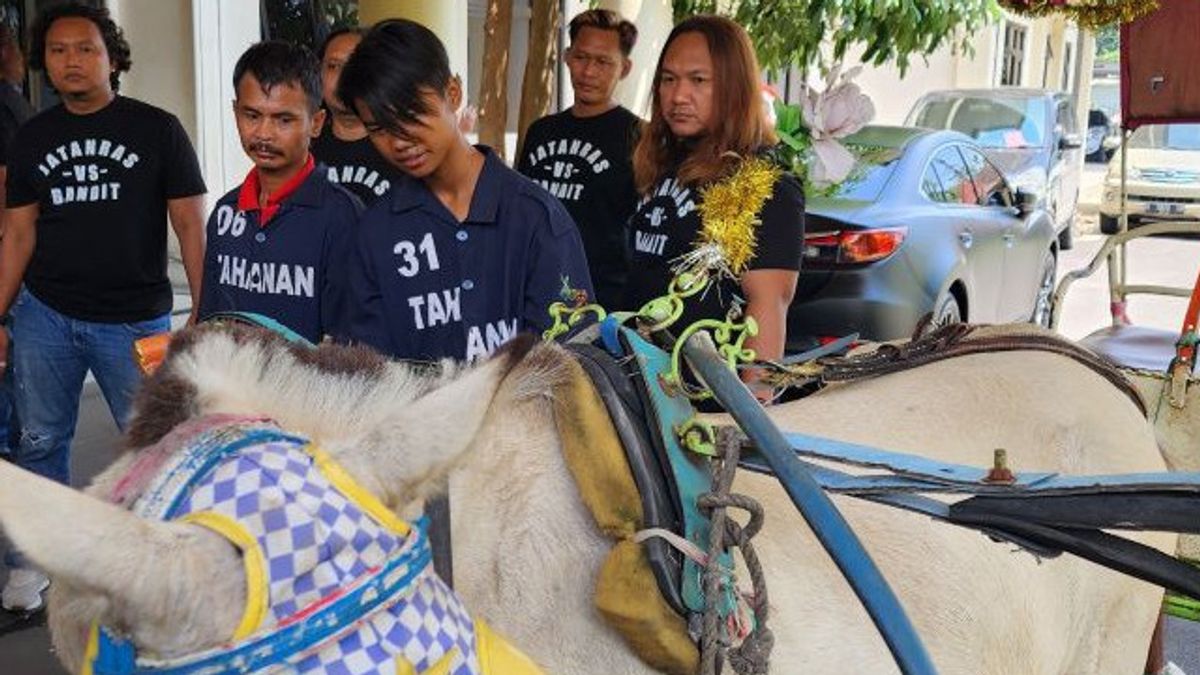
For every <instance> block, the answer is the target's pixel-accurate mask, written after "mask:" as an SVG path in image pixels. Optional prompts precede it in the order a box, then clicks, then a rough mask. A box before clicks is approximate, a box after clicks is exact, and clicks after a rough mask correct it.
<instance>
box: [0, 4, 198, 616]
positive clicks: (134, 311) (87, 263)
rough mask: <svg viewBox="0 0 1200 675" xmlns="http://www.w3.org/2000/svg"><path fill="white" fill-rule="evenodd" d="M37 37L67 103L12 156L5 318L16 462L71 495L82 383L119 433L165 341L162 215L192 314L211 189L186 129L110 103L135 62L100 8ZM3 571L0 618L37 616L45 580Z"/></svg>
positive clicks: (138, 106) (44, 27) (1, 278)
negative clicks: (16, 423) (155, 342)
mask: <svg viewBox="0 0 1200 675" xmlns="http://www.w3.org/2000/svg"><path fill="white" fill-rule="evenodd" d="M32 36H33V39H32V42H33V44H32V48H31V49H30V61H31V65H32V66H33V67H34V68H38V69H44V70H45V71H46V75H47V76H48V77H49V80H50V84H51V85H52V86H53V87H54V89H55V91H57V92H58V95H59V97H60V98H61V99H62V103H61V104H60V105H57V106H55V107H53V108H50V109H49V110H46V111H44V112H42V113H41V114H39V115H37V116H36V117H34V118H33V119H31V120H29V121H28V122H26V123H25V125H24V126H23V127H21V129H20V130H19V131H18V132H17V135H16V138H15V139H14V140H13V144H12V148H11V152H10V153H9V156H8V176H7V188H8V204H7V208H6V210H5V213H4V222H5V233H4V240H3V245H2V247H0V317H2V318H3V322H2V323H3V324H5V325H8V324H9V323H10V322H9V315H10V312H11V330H12V340H13V361H14V362H15V364H14V366H15V371H14V375H15V377H16V402H17V413H18V416H19V417H20V419H21V424H22V430H21V438H20V442H19V444H18V447H17V452H16V463H17V464H18V465H20V466H21V467H23V468H25V469H28V470H30V471H33V472H35V473H38V474H41V475H43V476H46V477H48V478H51V479H53V480H56V481H58V482H60V483H68V484H69V482H70V475H69V466H70V447H71V439H72V437H73V436H74V434H75V423H76V419H77V417H78V411H79V397H80V394H81V393H82V389H83V382H84V378H85V376H86V375H87V372H88V371H89V370H90V371H91V372H92V373H93V374H94V375H95V377H96V382H97V383H98V384H99V385H100V390H101V391H102V392H103V393H104V398H105V400H106V401H107V402H108V407H109V410H110V411H111V412H112V415H113V419H114V420H115V421H116V423H117V426H118V427H119V428H122V429H123V428H124V426H125V423H126V421H127V419H128V417H129V412H130V406H131V402H132V398H133V393H134V390H135V389H136V387H137V385H138V383H139V382H140V380H141V373H140V371H139V370H138V367H137V364H136V363H135V362H134V357H133V343H134V342H135V341H136V340H137V339H138V338H141V337H144V336H148V335H153V334H156V333H162V332H165V331H167V330H168V329H169V328H170V312H171V302H172V292H171V283H170V281H169V280H168V278H167V221H168V216H169V217H170V223H171V225H172V226H173V227H174V229H175V234H176V236H177V237H178V238H179V247H180V250H181V252H182V255H183V264H184V268H185V270H186V271H187V278H188V282H189V285H190V286H191V293H192V303H193V308H194V307H195V305H196V302H197V301H198V299H199V293H200V274H201V265H202V260H203V255H204V253H203V247H204V231H203V227H204V192H205V187H204V180H203V179H202V178H201V175H200V165H199V162H198V161H197V160H196V153H195V151H194V150H193V149H192V144H191V141H190V140H188V137H187V134H186V133H184V131H183V127H182V126H181V125H180V124H179V120H178V119H176V118H175V116H174V115H172V114H170V113H168V112H166V111H164V110H161V109H159V108H156V107H154V106H151V105H148V104H146V103H142V102H140V101H136V100H134V99H131V98H127V97H124V96H119V95H118V94H117V89H118V87H119V85H120V75H121V73H123V72H125V71H127V70H129V67H130V64H131V60H130V52H129V44H128V43H127V42H126V41H125V36H124V35H123V34H122V32H121V29H120V28H119V27H117V25H116V23H114V22H113V20H112V17H111V16H110V15H109V13H108V10H107V9H104V8H102V7H94V6H90V5H85V4H77V3H69V4H60V5H54V6H53V7H51V8H49V9H47V10H45V11H44V12H43V13H42V14H41V15H40V16H39V17H38V18H37V21H36V22H35V23H34V26H33V31H32ZM193 312H194V310H193ZM193 316H194V314H193ZM9 330H10V329H8V328H0V355H2V354H4V353H5V351H6V349H7V347H8V343H9V333H8V331H9ZM4 365H6V364H3V363H0V367H3V366H4ZM6 562H7V563H9V566H10V568H13V569H12V570H11V572H10V574H9V577H8V582H7V584H6V585H5V587H4V591H3V596H2V598H3V606H4V607H5V608H7V609H16V610H25V611H29V610H34V609H37V608H39V607H41V606H42V597H41V591H42V590H44V589H45V587H46V584H47V583H48V582H47V580H46V577H45V576H43V575H42V574H41V573H39V572H37V571H35V570H31V569H25V568H23V567H21V566H20V565H19V560H18V559H15V558H13V557H11V556H10V557H8V558H7V559H6ZM14 566H15V567H14Z"/></svg>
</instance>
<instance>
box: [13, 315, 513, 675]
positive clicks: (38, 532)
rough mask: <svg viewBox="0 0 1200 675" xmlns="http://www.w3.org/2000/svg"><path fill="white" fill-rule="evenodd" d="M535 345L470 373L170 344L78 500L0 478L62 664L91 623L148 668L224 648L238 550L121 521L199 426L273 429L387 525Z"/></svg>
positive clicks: (324, 354)
mask: <svg viewBox="0 0 1200 675" xmlns="http://www.w3.org/2000/svg"><path fill="white" fill-rule="evenodd" d="M533 344H534V341H533V338H519V339H516V340H513V341H512V342H510V343H509V344H508V345H507V346H506V347H505V348H503V349H502V350H500V352H498V353H497V354H496V355H495V356H494V357H493V358H491V359H490V360H488V361H486V362H483V363H480V364H478V365H475V366H455V365H453V364H450V363H444V364H440V365H439V366H437V367H419V366H415V365H413V364H405V363H397V362H390V361H387V360H386V359H384V358H383V357H381V356H379V355H378V354H376V353H374V352H372V351H370V350H367V349H364V348H357V347H345V346H336V345H322V346H320V347H318V348H317V349H305V348H301V347H296V346H292V345H290V344H288V343H287V342H285V341H284V340H282V339H281V338H278V337H275V336H274V335H272V334H270V333H268V332H266V331H262V330H258V329H252V328H247V327H237V326H230V327H212V326H203V327H197V328H192V329H188V330H185V331H182V332H180V333H178V334H177V335H176V336H175V337H174V338H173V340H172V342H171V347H170V350H169V355H168V357H167V359H166V360H165V361H164V363H163V364H162V366H161V367H160V368H159V369H158V370H157V371H156V372H155V373H154V375H152V376H151V377H149V378H148V379H147V381H146V382H145V383H144V384H143V387H142V389H141V390H140V392H139V393H138V395H137V398H136V400H135V406H134V410H135V412H134V417H133V419H132V420H131V422H130V425H129V428H128V432H127V435H126V439H125V440H126V443H127V446H128V452H126V453H125V454H124V455H123V456H122V457H120V458H119V459H118V460H117V461H116V462H115V463H114V464H113V466H111V467H110V468H109V469H107V470H106V471H105V472H103V473H102V474H101V475H99V476H98V477H97V478H96V480H95V481H94V482H93V484H92V485H91V486H90V487H89V488H88V489H87V490H86V494H84V493H80V492H77V491H75V490H72V489H70V488H67V487H64V486H61V485H58V484H56V483H53V482H50V481H48V480H45V479H43V478H40V477H38V476H35V475H33V474H30V473H27V472H25V471H22V470H21V469H18V468H16V467H14V466H12V465H9V464H5V463H0V484H2V485H3V486H4V489H3V490H0V526H2V528H3V531H4V533H5V535H6V536H8V537H9V539H10V540H11V541H12V542H13V544H14V545H15V546H16V547H17V548H18V549H20V550H21V551H22V553H23V554H24V555H25V556H26V557H27V558H28V559H29V560H30V561H31V562H32V563H33V564H34V565H36V566H37V567H39V568H41V569H42V570H44V571H45V572H46V573H47V574H48V575H50V576H51V578H52V579H53V581H54V586H53V590H52V593H51V597H50V614H51V629H52V632H53V633H54V639H55V643H56V645H57V646H58V647H59V653H60V658H61V659H62V660H63V661H64V663H65V665H67V666H68V668H70V669H71V670H76V669H77V667H78V665H79V663H80V662H81V659H83V656H84V654H83V652H84V645H85V638H86V633H87V629H88V628H89V626H90V625H91V624H93V623H99V624H101V625H104V626H106V627H109V628H112V629H115V630H116V631H118V632H119V633H121V634H123V635H125V636H127V637H128V638H129V639H130V640H131V642H132V643H133V644H134V645H136V647H137V648H138V650H139V652H143V651H144V652H146V653H150V654H153V655H155V656H156V657H159V658H171V657H177V656H180V655H184V654H190V653H194V652H196V651H198V650H203V649H205V648H209V647H213V646H216V645H219V644H223V643H227V642H228V641H229V640H230V638H231V635H232V634H233V632H234V629H235V627H236V626H238V624H239V616H240V615H241V613H242V607H243V606H244V601H245V598H246V595H247V587H246V575H245V573H244V566H243V561H242V556H241V554H240V552H239V551H238V550H237V548H235V547H234V546H232V545H231V544H230V542H229V541H228V540H227V539H225V538H223V537H221V536H218V535H217V534H216V533H214V532H213V531H211V530H209V529H206V528H204V527H200V526H198V525H195V524H190V523H186V522H175V521H171V522H160V521H153V520H148V519H145V518H141V517H139V516H137V515H135V514H133V513H131V512H130V511H129V510H127V508H128V507H129V506H130V505H131V504H133V503H134V502H136V501H137V499H138V498H139V496H140V495H141V494H142V491H143V490H145V489H146V487H147V485H148V484H149V483H151V481H152V479H153V478H154V477H155V475H156V474H157V473H158V472H159V471H160V470H161V469H162V467H164V466H167V465H169V463H170V462H171V459H172V457H173V456H175V454H176V453H177V452H179V449H180V445H179V444H180V442H182V441H181V439H182V438H186V437H187V436H188V434H189V433H191V432H192V431H195V430H196V429H197V428H201V427H204V425H205V424H209V422H206V420H207V421H211V420H218V421H219V420H224V419H234V418H237V419H247V418H257V419H268V420H271V421H273V422H274V423H275V424H276V425H278V426H279V428H281V429H284V430H286V431H287V432H288V433H290V434H296V435H300V436H303V437H306V438H308V439H310V440H311V442H312V443H314V444H318V445H319V446H320V447H321V448H322V449H323V451H324V452H325V453H327V454H328V455H329V456H331V457H333V458H334V459H335V460H336V462H337V463H338V464H339V465H340V466H341V467H342V468H343V469H344V470H345V471H346V472H347V473H348V474H350V476H351V477H352V478H353V479H354V480H355V481H356V482H357V484H358V485H360V486H362V487H364V488H365V489H366V490H368V491H369V492H371V493H372V494H373V495H374V496H375V497H377V498H378V499H379V500H380V502H382V503H383V504H384V505H386V506H387V507H388V508H391V509H396V510H398V509H401V508H403V507H404V506H405V505H407V504H412V503H415V502H417V500H422V499H423V498H425V497H426V496H428V495H430V494H431V493H434V492H436V491H437V490H438V489H440V487H441V486H443V485H444V484H445V475H446V473H447V472H448V471H449V470H450V469H451V468H452V467H453V465H454V463H455V462H456V461H457V460H458V458H459V457H460V456H461V455H462V453H463V451H464V450H465V449H466V448H467V447H468V446H469V444H470V443H471V442H472V440H473V438H474V436H475V434H476V432H477V430H478V429H479V427H480V425H481V424H482V423H483V421H484V418H485V417H486V415H487V413H488V410H489V407H490V404H491V402H492V400H493V398H494V397H495V396H496V393H497V391H498V390H499V389H500V387H501V384H502V382H503V381H504V379H505V377H506V376H507V375H508V373H509V371H510V370H512V368H513V366H514V365H515V364H517V363H518V362H520V361H521V360H522V358H523V357H524V356H525V355H526V354H527V353H528V351H529V350H530V348H531V347H532V346H533Z"/></svg>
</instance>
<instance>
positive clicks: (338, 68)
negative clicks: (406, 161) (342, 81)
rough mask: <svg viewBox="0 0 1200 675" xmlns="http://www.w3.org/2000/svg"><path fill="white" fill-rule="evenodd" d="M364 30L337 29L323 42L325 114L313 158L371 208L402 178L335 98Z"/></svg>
mask: <svg viewBox="0 0 1200 675" xmlns="http://www.w3.org/2000/svg"><path fill="white" fill-rule="evenodd" d="M362 36H363V29H361V28H339V29H337V30H335V31H333V32H332V33H330V34H329V37H327V38H325V43H324V44H323V45H321V52H320V53H319V54H318V55H317V56H318V57H319V58H320V59H321V86H322V90H323V91H322V98H323V99H324V101H325V109H326V110H327V111H328V115H327V116H326V117H327V119H326V121H325V126H324V128H323V129H322V130H321V135H320V136H318V137H317V138H316V140H314V141H313V143H312V154H313V157H316V158H317V161H318V162H321V163H322V164H324V165H325V167H326V173H327V174H328V178H329V180H330V181H331V182H333V183H339V184H341V186H342V187H344V188H346V189H347V190H350V191H351V192H353V193H354V194H355V195H357V196H358V198H359V199H361V200H362V202H363V204H364V205H366V206H370V205H371V204H372V203H373V202H374V201H375V200H376V199H379V198H380V197H382V196H384V195H386V194H387V193H388V191H390V190H391V188H392V185H394V184H395V183H396V181H397V180H398V179H400V178H401V177H402V176H403V174H401V173H400V171H399V170H398V169H397V168H396V167H394V166H392V165H391V164H389V163H388V162H387V160H385V159H384V158H383V156H382V155H380V154H379V151H378V150H376V149H375V146H374V145H372V144H371V139H369V138H367V129H366V127H364V126H363V123H362V120H360V119H358V115H356V114H354V111H353V110H350V109H349V108H348V107H347V106H346V104H344V103H342V101H341V99H339V98H338V97H337V82H338V76H339V75H341V73H342V66H344V65H346V61H347V60H349V59H350V54H352V53H353V52H354V48H355V47H357V46H358V43H359V42H361V41H362Z"/></svg>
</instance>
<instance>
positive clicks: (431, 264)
mask: <svg viewBox="0 0 1200 675" xmlns="http://www.w3.org/2000/svg"><path fill="white" fill-rule="evenodd" d="M392 253H395V254H396V255H397V256H399V257H400V262H401V265H400V266H399V267H397V268H396V271H397V272H399V273H400V276H403V277H414V276H416V275H417V273H419V272H420V271H421V260H420V258H418V257H417V254H418V253H420V254H421V255H422V256H424V257H425V269H427V270H430V271H433V270H437V269H439V268H440V267H441V265H440V264H439V263H438V256H437V247H436V246H434V245H433V233H432V232H426V233H425V236H424V237H423V238H422V239H421V243H419V244H416V245H413V243H412V242H411V241H409V240H407V239H402V240H400V241H398V242H396V245H395V246H394V247H392Z"/></svg>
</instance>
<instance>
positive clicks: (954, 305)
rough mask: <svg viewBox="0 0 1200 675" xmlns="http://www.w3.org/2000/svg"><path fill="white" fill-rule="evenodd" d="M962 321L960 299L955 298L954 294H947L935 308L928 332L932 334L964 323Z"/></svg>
mask: <svg viewBox="0 0 1200 675" xmlns="http://www.w3.org/2000/svg"><path fill="white" fill-rule="evenodd" d="M962 320H963V315H962V308H961V307H959V306H958V299H957V298H955V297H954V294H953V293H949V292H947V293H946V295H945V296H944V297H942V299H941V300H939V301H938V303H937V305H935V306H934V309H933V315H932V317H930V320H929V324H928V327H927V329H926V331H927V332H932V331H935V330H937V329H938V328H941V327H943V326H949V325H950V324H952V323H962Z"/></svg>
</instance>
